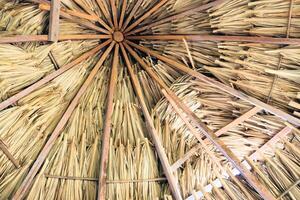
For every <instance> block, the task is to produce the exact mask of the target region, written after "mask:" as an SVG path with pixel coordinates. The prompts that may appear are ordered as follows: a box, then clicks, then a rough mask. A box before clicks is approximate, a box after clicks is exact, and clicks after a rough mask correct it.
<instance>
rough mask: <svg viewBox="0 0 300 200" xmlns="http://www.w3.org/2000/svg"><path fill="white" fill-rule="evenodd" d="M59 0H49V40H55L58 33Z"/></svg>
mask: <svg viewBox="0 0 300 200" xmlns="http://www.w3.org/2000/svg"><path fill="white" fill-rule="evenodd" d="M59 10H60V0H51V5H50V17H49V41H52V42H57V41H58V34H59Z"/></svg>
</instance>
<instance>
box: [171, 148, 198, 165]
mask: <svg viewBox="0 0 300 200" xmlns="http://www.w3.org/2000/svg"><path fill="white" fill-rule="evenodd" d="M201 148H202V146H201V145H200V144H198V145H196V146H194V147H193V148H192V149H190V150H189V151H188V152H187V153H186V154H184V155H183V157H182V158H180V159H178V160H177V161H176V162H175V163H173V165H172V166H171V169H172V171H176V170H177V169H178V168H179V167H181V165H183V163H185V162H186V161H187V160H189V159H190V158H191V157H192V156H193V155H195V154H196V152H197V151H199V149H201Z"/></svg>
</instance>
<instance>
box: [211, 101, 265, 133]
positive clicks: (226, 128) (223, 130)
mask: <svg viewBox="0 0 300 200" xmlns="http://www.w3.org/2000/svg"><path fill="white" fill-rule="evenodd" d="M261 110H262V109H261V108H258V107H256V106H255V107H254V108H252V109H250V110H249V111H248V112H246V113H244V114H242V115H241V116H240V117H238V118H236V119H235V120H233V121H232V122H230V123H229V124H227V125H226V126H224V127H223V128H221V129H219V130H217V131H216V132H215V134H216V136H220V135H223V134H224V133H226V132H227V131H229V130H230V129H231V128H233V127H235V126H237V125H239V124H241V123H243V122H244V121H245V120H247V119H249V118H250V117H252V116H254V115H255V114H256V113H258V112H259V111H261Z"/></svg>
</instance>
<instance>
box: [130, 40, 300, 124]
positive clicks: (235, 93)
mask: <svg viewBox="0 0 300 200" xmlns="http://www.w3.org/2000/svg"><path fill="white" fill-rule="evenodd" d="M125 42H126V43H128V44H130V45H131V46H133V47H134V48H136V49H138V50H140V51H143V52H145V53H147V54H149V55H151V56H154V57H156V58H158V59H159V60H161V61H163V62H165V63H167V64H169V65H170V66H172V67H173V68H174V69H176V70H179V71H182V72H184V73H187V74H189V75H191V76H193V77H195V78H197V79H199V80H201V81H204V82H205V83H208V84H210V85H211V86H213V87H215V88H217V89H219V90H221V91H224V92H226V93H229V94H231V95H233V96H235V97H238V98H240V99H242V100H244V101H247V102H249V103H251V104H252V105H254V106H256V107H259V108H262V109H264V110H266V111H268V112H269V113H272V114H273V115H276V116H277V117H279V118H281V119H283V120H285V121H288V122H290V123H292V124H294V125H296V126H297V127H299V126H300V120H299V119H298V118H296V117H294V116H291V115H289V114H287V113H285V112H283V111H282V110H279V109H277V108H274V107H273V106H271V105H268V104H266V103H263V102H262V101H260V100H258V99H256V98H253V97H251V96H249V95H246V94H245V93H243V92H240V91H238V90H235V89H234V88H232V87H230V86H227V85H225V84H223V83H221V82H219V81H217V80H215V79H212V78H209V77H207V76H205V75H203V74H201V73H199V72H197V71H195V70H193V69H191V68H188V67H186V65H184V64H182V63H179V62H177V61H176V60H173V59H170V58H168V57H165V56H162V55H160V54H159V53H157V52H156V51H153V50H150V49H149V48H147V47H144V46H140V45H137V44H135V43H133V42H130V41H128V40H125Z"/></svg>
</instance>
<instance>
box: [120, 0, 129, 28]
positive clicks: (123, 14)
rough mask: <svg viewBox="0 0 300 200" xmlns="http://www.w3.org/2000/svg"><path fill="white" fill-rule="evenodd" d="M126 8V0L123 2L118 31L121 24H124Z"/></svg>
mask: <svg viewBox="0 0 300 200" xmlns="http://www.w3.org/2000/svg"><path fill="white" fill-rule="evenodd" d="M126 7H127V0H123V3H122V10H121V14H120V20H119V28H118V30H121V28H122V26H123V22H124V18H125V12H126Z"/></svg>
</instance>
